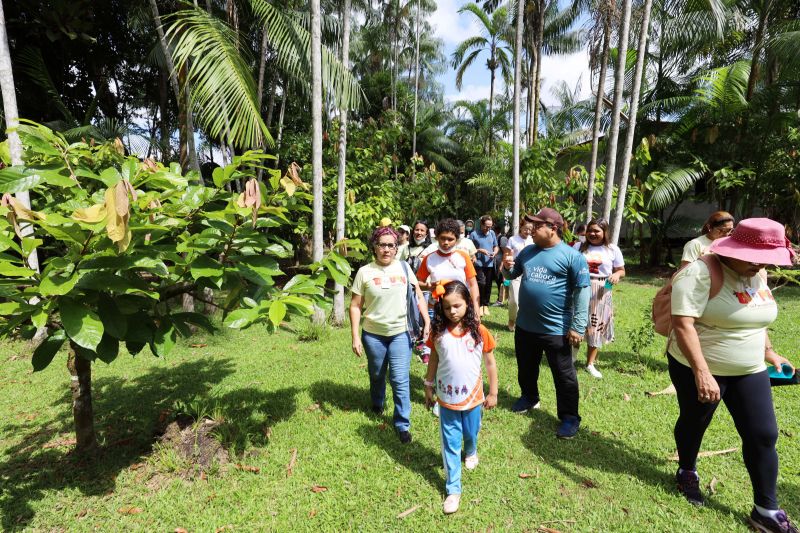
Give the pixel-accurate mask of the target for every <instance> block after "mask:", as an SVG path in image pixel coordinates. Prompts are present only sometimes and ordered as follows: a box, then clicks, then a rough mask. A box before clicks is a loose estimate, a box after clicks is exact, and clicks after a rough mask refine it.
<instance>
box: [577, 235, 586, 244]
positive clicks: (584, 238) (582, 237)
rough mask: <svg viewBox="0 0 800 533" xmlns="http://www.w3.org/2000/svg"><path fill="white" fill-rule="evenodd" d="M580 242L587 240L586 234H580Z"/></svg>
mask: <svg viewBox="0 0 800 533" xmlns="http://www.w3.org/2000/svg"><path fill="white" fill-rule="evenodd" d="M578 242H586V236H585V235H578Z"/></svg>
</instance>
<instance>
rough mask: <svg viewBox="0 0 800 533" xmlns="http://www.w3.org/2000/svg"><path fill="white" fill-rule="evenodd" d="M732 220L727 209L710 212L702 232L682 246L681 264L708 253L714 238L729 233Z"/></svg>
mask: <svg viewBox="0 0 800 533" xmlns="http://www.w3.org/2000/svg"><path fill="white" fill-rule="evenodd" d="M734 222H735V220H734V218H733V216H732V215H731V214H730V213H728V212H727V211H717V212H716V213H712V214H711V216H710V217H708V220H706V223H705V224H703V234H702V235H700V236H699V237H697V238H696V239H692V240H691V241H689V242H687V243H686V245H685V246H684V247H683V255H682V256H681V266H686V265H688V264H689V263H691V262H693V261H695V260H696V259H697V258H698V257H700V256H701V255H705V254H706V253H708V249H709V248H710V247H711V243H713V242H714V241H715V240H717V239H721V238H722V237H727V236H728V235H730V233H731V231H733V224H734Z"/></svg>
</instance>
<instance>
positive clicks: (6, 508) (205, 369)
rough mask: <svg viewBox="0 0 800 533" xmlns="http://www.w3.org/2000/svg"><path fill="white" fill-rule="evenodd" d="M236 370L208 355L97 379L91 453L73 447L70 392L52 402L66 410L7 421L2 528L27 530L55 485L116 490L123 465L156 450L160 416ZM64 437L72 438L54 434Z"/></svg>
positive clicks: (1, 467)
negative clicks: (9, 439)
mask: <svg viewBox="0 0 800 533" xmlns="http://www.w3.org/2000/svg"><path fill="white" fill-rule="evenodd" d="M233 372H234V367H233V364H232V363H231V360H230V359H213V360H209V359H203V360H198V361H191V362H185V363H181V364H179V365H177V366H174V367H157V368H153V369H152V370H150V371H148V372H147V373H145V374H142V375H140V376H137V377H135V378H132V379H125V378H119V377H104V378H99V379H96V380H94V383H93V386H92V390H93V397H94V412H95V427H96V430H97V433H98V439H99V441H100V443H101V448H100V451H99V452H98V453H97V454H96V455H94V456H92V457H81V456H78V455H75V454H73V453H71V451H70V450H71V448H72V446H73V445H74V441H72V438H73V424H72V415H71V411H70V409H69V405H70V401H71V397H70V395H69V393H68V392H66V393H65V394H64V396H62V397H61V398H60V399H58V400H57V401H56V402H54V404H53V405H54V406H58V407H63V410H62V412H61V414H59V415H58V416H56V417H54V418H53V419H51V420H48V421H45V422H41V421H39V420H33V421H25V422H22V423H16V422H11V423H6V424H5V425H3V426H2V429H0V432H1V433H2V434H5V435H13V436H15V437H17V438H18V443H17V444H15V445H13V446H11V447H9V448H6V449H5V450H4V457H3V458H2V460H0V513H2V517H1V518H0V523H1V524H2V527H3V530H4V531H14V530H20V529H24V528H25V527H26V526H27V525H28V524H29V523H30V522H31V521H32V520H33V518H34V516H35V509H34V505H32V504H33V502H36V501H39V500H41V499H43V498H44V497H45V496H46V493H47V492H49V491H58V490H64V489H77V490H79V491H80V492H81V493H82V494H84V495H89V496H94V495H103V494H109V493H112V492H113V491H114V488H115V486H116V478H117V475H119V473H120V471H122V470H124V469H125V468H127V467H128V466H130V465H131V464H133V463H136V462H139V461H140V460H141V458H142V456H143V455H145V454H146V453H148V452H149V451H150V450H151V447H152V444H153V436H154V433H155V431H156V428H157V427H158V425H159V418H162V422H163V418H164V417H166V416H167V415H166V411H167V410H168V409H169V408H170V407H171V406H172V405H173V404H174V402H175V401H176V400H178V399H182V398H190V397H192V396H199V395H204V394H207V393H208V391H209V390H210V389H211V387H212V386H213V385H214V384H216V383H219V382H220V381H222V380H223V379H224V378H225V377H226V376H228V375H230V374H232V373H233ZM64 381H65V384H66V383H67V380H66V379H65V380H64ZM65 435H68V438H67V439H64V440H62V441H59V440H56V439H59V438H61V439H63V437H64V436H65Z"/></svg>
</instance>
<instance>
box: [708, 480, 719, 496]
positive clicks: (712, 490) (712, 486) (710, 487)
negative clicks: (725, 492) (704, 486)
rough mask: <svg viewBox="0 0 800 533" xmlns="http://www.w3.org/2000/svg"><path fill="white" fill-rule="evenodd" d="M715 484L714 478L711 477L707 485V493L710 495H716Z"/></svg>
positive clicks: (716, 481)
mask: <svg viewBox="0 0 800 533" xmlns="http://www.w3.org/2000/svg"><path fill="white" fill-rule="evenodd" d="M717 483H718V480H717V478H716V477H712V478H711V482H710V483H709V484H708V492H710V493H711V494H716V493H717Z"/></svg>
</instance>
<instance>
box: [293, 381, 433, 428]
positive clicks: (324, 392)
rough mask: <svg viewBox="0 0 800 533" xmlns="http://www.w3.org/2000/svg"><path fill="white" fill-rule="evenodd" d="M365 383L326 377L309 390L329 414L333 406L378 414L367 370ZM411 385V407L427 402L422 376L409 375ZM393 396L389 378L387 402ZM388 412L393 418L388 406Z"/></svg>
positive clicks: (316, 401) (368, 413) (369, 414)
mask: <svg viewBox="0 0 800 533" xmlns="http://www.w3.org/2000/svg"><path fill="white" fill-rule="evenodd" d="M363 384H364V385H363V387H357V386H354V385H349V384H345V383H338V382H336V381H332V380H329V379H325V380H322V381H317V382H316V383H314V384H312V385H311V387H309V389H308V391H309V394H310V395H311V398H312V399H313V400H314V402H315V403H316V404H318V405H319V407H320V409H321V410H322V412H323V413H324V414H326V415H328V416H330V414H331V407H333V408H335V409H338V410H340V411H361V412H363V413H364V414H366V415H368V416H376V415H375V414H374V413H373V412H372V402H371V401H370V396H369V376H368V375H367V373H366V372H364V376H363ZM409 386H410V388H411V408H412V409H414V408H416V407H418V406H419V404H422V403H424V402H425V388H424V384H423V380H422V378H421V377H419V376H417V375H414V374H411V375H410V376H409ZM391 397H392V387H391V385H390V384H389V382H388V379H387V382H386V401H387V403H388V401H389V400H390V399H391ZM387 413H388V415H389V417H390V419H391V415H392V412H391V410H389V409H388V408H387V409H385V410H384V414H387Z"/></svg>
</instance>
